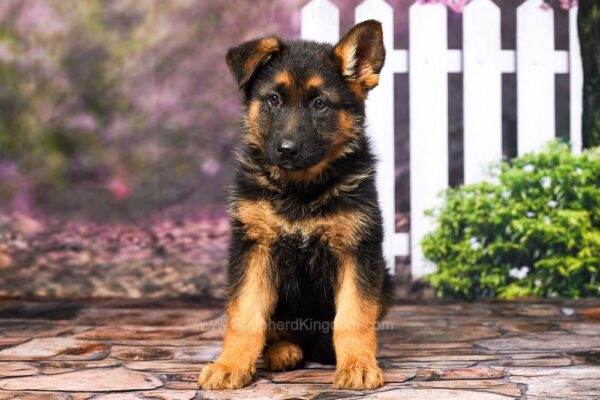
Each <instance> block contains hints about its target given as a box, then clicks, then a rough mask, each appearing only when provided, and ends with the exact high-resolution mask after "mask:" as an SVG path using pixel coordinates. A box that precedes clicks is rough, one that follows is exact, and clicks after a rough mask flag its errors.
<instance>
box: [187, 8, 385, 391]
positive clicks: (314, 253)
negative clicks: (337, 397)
mask: <svg viewBox="0 0 600 400" xmlns="http://www.w3.org/2000/svg"><path fill="white" fill-rule="evenodd" d="M384 59H385V49H384V47H383V40H382V29H381V24H380V23H379V22H377V21H374V20H370V21H365V22H362V23H360V24H358V25H356V26H355V27H354V28H352V29H351V30H350V31H349V32H348V33H347V34H346V35H345V36H344V37H343V38H342V39H341V40H340V41H339V43H338V44H336V45H335V46H331V45H328V44H322V43H316V42H311V41H301V40H289V41H288V40H282V39H279V38H277V37H267V38H263V39H257V40H252V41H249V42H245V43H242V44H240V45H239V46H237V47H234V48H232V49H230V50H229V52H228V53H227V64H228V65H229V68H230V69H231V72H232V73H233V75H234V77H235V79H236V80H237V83H238V86H239V88H240V90H242V91H243V94H244V107H243V124H242V142H243V148H242V149H241V151H240V152H239V153H238V170H237V176H236V179H235V184H234V188H233V191H232V193H231V203H230V214H231V219H232V243H231V248H230V260H229V266H228V279H227V289H228V305H227V329H226V333H225V340H224V344H223V351H222V353H221V355H220V356H219V358H218V359H217V361H216V362H214V363H212V364H209V365H207V366H206V367H205V368H204V369H203V370H202V372H201V374H200V376H199V378H198V383H199V385H200V387H202V388H204V389H236V388H241V387H243V386H245V385H247V384H248V383H250V381H251V380H252V376H253V374H254V372H255V371H256V365H255V364H256V361H257V360H258V358H259V357H260V356H261V354H262V353H263V350H264V349H265V347H266V346H268V347H266V351H265V352H264V356H263V357H264V363H265V367H266V368H267V369H269V370H272V371H281V370H286V369H292V368H295V367H298V366H299V365H301V363H302V362H303V361H304V360H315V361H319V362H329V363H333V362H336V364H337V369H336V372H335V379H334V385H335V387H337V388H343V389H374V388H377V387H380V386H381V385H383V374H382V371H381V369H380V368H379V367H378V366H377V360H376V358H375V355H376V352H377V341H376V332H375V328H376V327H375V325H376V322H377V321H378V320H379V319H380V318H381V317H382V316H383V315H384V314H385V312H386V310H387V308H388V306H389V305H390V303H391V301H392V285H391V281H390V277H389V275H388V273H387V271H386V267H385V263H384V259H383V255H382V246H381V243H382V239H383V230H382V227H381V213H380V210H379V208H378V204H377V192H376V190H375V159H374V156H373V154H372V152H371V149H370V146H369V141H368V139H367V137H366V136H365V98H366V97H367V93H368V92H369V90H371V89H373V88H374V87H375V86H377V83H378V80H379V72H380V71H381V68H382V67H383V63H384Z"/></svg>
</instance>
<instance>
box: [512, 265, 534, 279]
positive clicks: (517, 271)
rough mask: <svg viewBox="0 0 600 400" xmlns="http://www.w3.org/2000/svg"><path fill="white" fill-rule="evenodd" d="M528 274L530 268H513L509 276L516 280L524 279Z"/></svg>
mask: <svg viewBox="0 0 600 400" xmlns="http://www.w3.org/2000/svg"><path fill="white" fill-rule="evenodd" d="M528 273H529V267H527V266H525V265H524V266H522V267H521V268H511V269H510V271H508V276H510V277H511V278H515V279H523V278H525V277H526V276H527V274H528Z"/></svg>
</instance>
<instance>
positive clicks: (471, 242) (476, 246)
mask: <svg viewBox="0 0 600 400" xmlns="http://www.w3.org/2000/svg"><path fill="white" fill-rule="evenodd" d="M469 246H471V248H472V249H473V250H478V249H480V248H481V243H479V241H478V240H477V238H476V237H472V238H471V239H469Z"/></svg>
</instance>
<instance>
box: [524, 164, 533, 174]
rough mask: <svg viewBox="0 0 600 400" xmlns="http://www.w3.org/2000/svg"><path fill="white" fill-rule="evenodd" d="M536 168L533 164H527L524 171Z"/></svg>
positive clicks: (531, 170)
mask: <svg viewBox="0 0 600 400" xmlns="http://www.w3.org/2000/svg"><path fill="white" fill-rule="evenodd" d="M534 170H535V167H534V166H533V164H527V165H525V166H523V171H525V172H533V171H534Z"/></svg>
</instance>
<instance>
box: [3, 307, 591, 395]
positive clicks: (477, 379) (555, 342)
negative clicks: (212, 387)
mask: <svg viewBox="0 0 600 400" xmlns="http://www.w3.org/2000/svg"><path fill="white" fill-rule="evenodd" d="M222 306H223V305H222V304H221V303H219V302H216V301H206V300H137V301H136V300H94V301H91V302H67V301H59V302H49V301H19V300H0V399H49V400H55V399H56V400H65V399H94V400H96V399H119V400H129V399H138V400H139V399H263V398H268V399H338V398H349V399H359V398H360V399H375V398H377V399H411V400H420V399H423V400H424V399H427V400H430V399H467V400H468V399H473V400H503V399H539V400H541V399H598V398H600V300H580V301H561V300H553V301H545V302H537V301H526V302H493V303H452V302H445V303H441V302H428V303H421V304H415V303H413V304H398V305H396V306H394V307H393V309H392V311H391V312H390V313H389V315H388V316H387V318H386V319H385V321H384V323H383V324H382V325H381V329H380V330H379V333H378V334H379V343H380V344H379V354H378V358H379V363H380V365H381V366H382V368H383V369H384V374H385V378H386V385H385V386H384V387H382V388H381V389H378V390H376V391H371V392H366V391H365V392H354V391H338V390H334V389H332V386H331V382H332V380H333V373H334V367H333V366H331V365H320V364H307V365H304V366H303V368H302V369H298V370H293V371H287V372H283V373H270V372H267V371H265V370H264V369H263V368H262V362H259V365H258V373H257V376H256V379H255V380H254V381H253V383H252V384H251V386H249V387H248V388H245V389H241V390H237V391H200V390H198V389H197V386H196V376H197V373H198V372H199V371H200V369H201V368H202V366H203V365H205V364H206V363H207V362H209V361H212V360H214V359H215V358H216V357H217V356H218V354H219V352H220V348H221V344H222V334H223V326H224V321H225V320H224V315H223V309H222Z"/></svg>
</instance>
